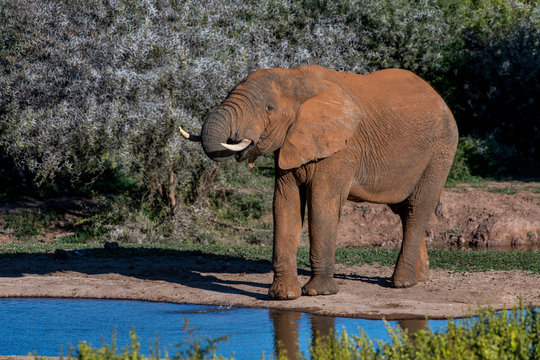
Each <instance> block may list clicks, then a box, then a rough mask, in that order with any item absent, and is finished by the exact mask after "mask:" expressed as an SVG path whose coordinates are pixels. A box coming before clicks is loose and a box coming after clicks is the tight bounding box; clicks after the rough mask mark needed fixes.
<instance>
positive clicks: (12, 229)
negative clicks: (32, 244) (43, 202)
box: [0, 209, 57, 240]
mask: <svg viewBox="0 0 540 360" xmlns="http://www.w3.org/2000/svg"><path fill="white" fill-rule="evenodd" d="M56 217H57V214H56V212H55V211H54V210H52V209H48V210H45V211H43V210H30V209H21V210H12V211H9V212H8V213H7V214H6V215H5V217H4V219H3V221H2V222H1V223H0V225H1V226H2V228H4V229H5V230H6V231H7V232H8V233H10V234H12V235H13V236H15V237H16V238H17V239H19V240H31V239H33V238H35V237H36V236H38V235H42V234H43V231H44V230H45V229H46V228H47V227H48V226H49V225H50V224H51V222H52V221H54V220H56Z"/></svg>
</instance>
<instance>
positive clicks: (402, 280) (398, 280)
mask: <svg viewBox="0 0 540 360" xmlns="http://www.w3.org/2000/svg"><path fill="white" fill-rule="evenodd" d="M417 283H418V278H417V277H416V273H415V271H414V270H407V269H405V268H404V267H403V266H398V267H396V269H395V270H394V275H392V287H395V288H408V287H411V286H414V285H416V284H417Z"/></svg>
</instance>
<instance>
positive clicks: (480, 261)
mask: <svg viewBox="0 0 540 360" xmlns="http://www.w3.org/2000/svg"><path fill="white" fill-rule="evenodd" d="M58 247H61V248H63V249H92V250H93V251H92V255H93V256H100V257H130V256H153V255H166V256H178V257H184V256H189V255H190V254H193V255H217V256H224V257H231V258H235V259H246V260H264V261H268V262H270V261H271V259H272V247H271V246H260V245H231V244H198V243H184V244H181V245H137V244H122V245H121V248H120V249H118V250H115V251H109V250H105V249H102V244H101V243H85V244H76V243H69V242H66V243H62V244H60V246H59V245H55V244H41V243H23V244H5V245H0V257H1V256H3V255H15V254H22V253H26V254H28V253H35V254H40V253H44V252H50V251H54V250H55V249H56V248H58ZM398 254H399V250H397V249H379V248H376V249H371V248H338V249H337V250H336V263H338V264H344V265H347V266H351V265H362V264H378V265H382V266H394V264H395V262H396V259H397V257H398ZM428 255H429V262H430V267H431V268H440V269H446V270H450V271H454V272H464V271H488V270H522V271H528V272H532V273H534V274H539V273H540V252H539V251H465V250H448V249H434V250H428ZM297 261H298V266H300V267H309V248H307V247H300V248H299V249H298V256H297Z"/></svg>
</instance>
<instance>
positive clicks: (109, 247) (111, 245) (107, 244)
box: [103, 241, 120, 250]
mask: <svg viewBox="0 0 540 360" xmlns="http://www.w3.org/2000/svg"><path fill="white" fill-rule="evenodd" d="M103 247H104V248H105V249H107V250H113V249H119V248H120V245H118V243H117V242H116V241H105V244H104V245H103Z"/></svg>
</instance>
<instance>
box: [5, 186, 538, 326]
mask: <svg viewBox="0 0 540 360" xmlns="http://www.w3.org/2000/svg"><path fill="white" fill-rule="evenodd" d="M539 188H540V185H539V184H538V183H533V184H532V185H531V184H530V183H502V184H501V183H496V184H493V187H482V188H477V187H471V186H468V187H459V188H455V189H449V190H446V191H445V192H444V194H443V196H442V201H441V203H442V205H441V207H440V209H439V211H438V214H437V215H436V216H435V215H434V216H433V218H432V221H431V223H430V230H429V232H428V233H427V237H426V239H427V243H428V247H436V246H439V245H440V244H446V245H450V246H456V247H459V246H478V247H487V248H488V249H490V248H498V247H500V246H514V247H516V246H519V247H521V248H537V246H538V244H539V243H540V193H539V192H538V191H537V190H538V189H539ZM498 189H502V190H498ZM515 189H518V190H519V191H517V193H514V190H515ZM400 237H401V226H400V224H399V219H398V218H397V216H395V215H394V214H392V213H391V211H390V210H389V209H388V208H387V207H385V206H380V205H373V204H354V203H348V204H347V205H346V207H345V208H344V210H343V214H342V223H341V228H340V233H339V240H338V246H352V245H354V246H382V247H395V246H398V245H399V239H400ZM8 240H9V239H7V238H6V237H5V236H4V238H3V242H4V243H5V242H7V241H8ZM111 251H114V250H111ZM391 274H392V268H390V267H382V266H368V265H362V266H352V267H345V266H342V265H338V266H337V267H336V280H337V282H338V284H339V287H340V291H339V293H338V294H336V295H328V296H316V297H308V296H302V297H300V298H299V299H296V300H291V301H272V300H269V299H268V297H267V292H268V289H269V287H270V285H271V282H272V272H271V265H270V263H268V262H262V261H253V260H244V259H239V258H235V257H224V256H207V255H204V256H203V255H201V254H197V253H189V252H176V253H164V254H163V255H159V256H156V255H150V254H149V255H148V256H134V257H129V258H125V257H102V256H98V255H97V254H96V253H93V252H92V250H88V251H79V252H76V251H72V252H69V253H66V254H61V256H54V254H37V255H36V254H33V255H17V256H3V257H2V261H1V262H0V297H69V298H114V299H137V300H150V301H165V302H173V303H194V304H215V305H232V306H248V307H264V308H278V309H287V310H297V311H307V312H311V313H316V314H322V315H340V316H350V317H364V318H376V319H379V318H382V317H384V318H386V319H414V318H425V317H426V316H428V317H429V318H433V319H438V318H448V317H460V316H464V315H468V314H470V313H471V312H473V311H474V310H475V309H477V307H478V306H485V305H490V306H493V307H495V308H502V307H504V306H507V307H512V306H513V305H516V304H517V303H518V302H519V299H520V298H522V299H523V301H524V302H525V304H531V305H535V306H540V276H539V275H538V274H536V275H533V274H529V273H525V272H521V271H488V272H475V273H452V272H450V271H446V270H440V269H432V270H430V280H429V281H428V282H425V283H420V284H418V285H416V286H415V287H412V288H408V289H393V288H391V287H390V282H389V277H390V276H391ZM299 275H300V280H301V282H302V283H304V282H306V281H307V280H308V278H309V269H299Z"/></svg>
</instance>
